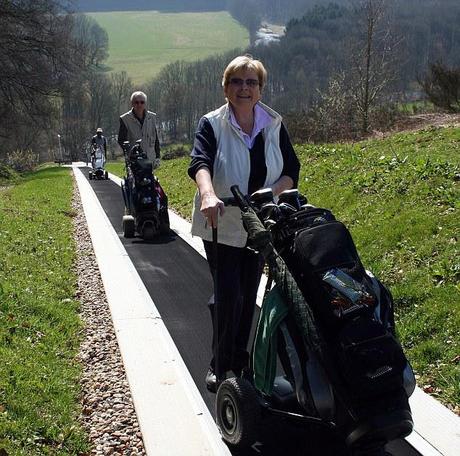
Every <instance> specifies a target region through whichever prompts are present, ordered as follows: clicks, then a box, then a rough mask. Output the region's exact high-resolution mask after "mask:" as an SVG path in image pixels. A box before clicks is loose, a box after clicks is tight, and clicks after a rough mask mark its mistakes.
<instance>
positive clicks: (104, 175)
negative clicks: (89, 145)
mask: <svg viewBox="0 0 460 456" xmlns="http://www.w3.org/2000/svg"><path fill="white" fill-rule="evenodd" d="M104 166H105V156H104V151H103V150H102V148H101V147H100V146H98V147H96V148H94V149H93V153H92V154H91V168H92V169H90V171H89V178H90V179H108V178H109V175H108V172H107V171H105V169H104Z"/></svg>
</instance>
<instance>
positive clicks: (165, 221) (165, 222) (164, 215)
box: [160, 209, 170, 234]
mask: <svg viewBox="0 0 460 456" xmlns="http://www.w3.org/2000/svg"><path fill="white" fill-rule="evenodd" d="M169 229H170V228H169V214H168V210H167V209H165V210H164V211H161V212H160V233H161V234H168V233H169Z"/></svg>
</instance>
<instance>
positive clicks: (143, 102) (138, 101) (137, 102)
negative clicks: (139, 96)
mask: <svg viewBox="0 0 460 456" xmlns="http://www.w3.org/2000/svg"><path fill="white" fill-rule="evenodd" d="M134 104H145V101H144V100H136V101H135V102H134Z"/></svg>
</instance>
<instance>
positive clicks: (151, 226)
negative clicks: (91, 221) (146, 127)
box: [122, 140, 169, 239]
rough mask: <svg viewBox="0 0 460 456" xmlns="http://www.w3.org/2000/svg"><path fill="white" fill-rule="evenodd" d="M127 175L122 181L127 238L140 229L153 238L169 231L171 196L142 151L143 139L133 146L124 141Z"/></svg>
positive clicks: (147, 236) (141, 232)
mask: <svg viewBox="0 0 460 456" xmlns="http://www.w3.org/2000/svg"><path fill="white" fill-rule="evenodd" d="M123 149H124V152H125V164H126V175H125V177H124V181H123V184H122V193H123V198H124V202H125V211H126V215H125V216H124V217H123V231H124V235H125V237H132V236H134V233H135V232H137V233H139V234H140V235H141V237H144V238H148V239H150V238H152V237H154V236H155V235H157V234H159V233H167V232H168V231H169V215H168V198H167V196H166V194H165V192H164V191H163V188H162V187H161V185H160V182H159V180H158V178H157V177H156V176H154V174H153V166H152V162H151V161H150V160H149V159H148V158H147V155H146V154H145V153H144V152H143V151H142V147H141V140H138V141H136V144H135V145H134V146H133V147H132V148H131V149H130V148H129V143H128V142H126V143H125V144H124V148H123Z"/></svg>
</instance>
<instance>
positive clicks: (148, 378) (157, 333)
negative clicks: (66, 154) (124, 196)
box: [73, 166, 230, 456]
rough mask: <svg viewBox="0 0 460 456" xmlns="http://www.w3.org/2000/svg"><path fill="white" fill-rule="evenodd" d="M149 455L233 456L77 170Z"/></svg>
mask: <svg viewBox="0 0 460 456" xmlns="http://www.w3.org/2000/svg"><path fill="white" fill-rule="evenodd" d="M73 170H74V173H75V177H76V180H77V184H78V188H79V191H80V195H81V199H82V204H83V207H84V211H85V216H86V220H87V224H88V229H89V232H90V235H91V239H92V243H93V247H94V251H95V254H96V257H97V262H98V265H99V269H100V272H101V276H102V280H103V282H104V288H105V291H106V295H107V300H108V302H109V306H110V311H111V314H112V319H113V324H114V328H115V332H116V334H117V340H118V345H119V347H120V351H121V354H122V358H123V364H124V366H125V371H126V375H127V377H128V382H129V385H130V389H131V393H132V397H133V402H134V407H135V410H136V414H137V417H138V421H139V425H140V428H141V432H142V436H143V440H144V446H145V450H146V452H147V454H148V455H152V456H153V455H154V456H161V455H164V456H170V455H172V454H177V455H185V454H187V455H230V451H229V450H228V448H227V447H226V445H225V444H224V443H223V442H222V440H221V437H220V434H219V432H218V430H217V427H216V425H215V423H214V419H213V417H212V416H211V414H210V413H209V410H208V409H207V407H206V404H205V403H204V401H203V399H202V397H201V395H200V393H199V391H198V389H197V387H196V385H195V383H194V381H193V379H192V378H191V376H190V373H189V372H188V370H187V368H186V366H185V364H184V362H183V360H182V358H181V356H180V354H179V352H178V350H177V348H176V346H175V345H174V342H173V340H172V338H171V336H170V334H169V332H168V330H167V329H166V327H165V325H164V323H163V321H162V319H161V316H160V314H159V312H158V310H157V309H156V307H155V304H154V302H153V301H152V299H151V297H150V295H149V293H148V292H147V290H146V288H145V286H144V284H143V282H142V280H141V278H140V277H139V275H138V273H137V271H136V269H135V268H134V265H133V264H132V262H131V260H130V259H129V256H128V254H127V253H126V250H125V248H124V246H123V244H122V243H121V241H120V239H119V238H118V234H117V233H116V232H115V231H114V229H113V227H112V225H111V223H110V221H109V220H108V218H107V216H106V214H105V212H104V210H103V209H102V207H101V205H100V203H99V201H98V199H97V197H96V195H95V193H94V191H93V190H92V188H91V186H90V185H89V183H88V182H87V180H86V179H85V177H84V176H83V174H82V172H81V171H80V170H79V169H78V167H76V166H75V167H74V168H73Z"/></svg>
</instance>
